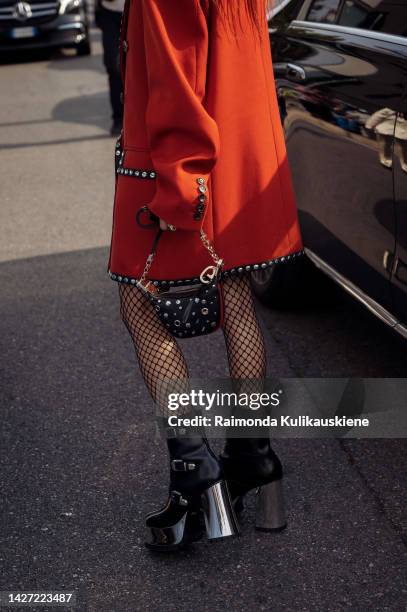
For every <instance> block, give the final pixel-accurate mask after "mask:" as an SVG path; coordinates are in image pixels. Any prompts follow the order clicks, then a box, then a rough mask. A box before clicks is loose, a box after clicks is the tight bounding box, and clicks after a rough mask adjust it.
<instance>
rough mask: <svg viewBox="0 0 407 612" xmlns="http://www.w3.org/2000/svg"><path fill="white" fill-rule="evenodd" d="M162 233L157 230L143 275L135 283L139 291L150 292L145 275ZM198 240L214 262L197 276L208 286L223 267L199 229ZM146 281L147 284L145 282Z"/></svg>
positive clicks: (221, 261) (206, 237)
mask: <svg viewBox="0 0 407 612" xmlns="http://www.w3.org/2000/svg"><path fill="white" fill-rule="evenodd" d="M162 233H163V230H161V229H159V230H158V233H157V235H156V237H155V239H154V242H153V246H152V249H151V251H150V253H149V255H148V257H147V260H146V263H145V266H144V270H143V273H142V275H141V277H140V279H139V280H138V281H137V286H138V287H140V289H143V290H144V291H147V292H151V291H150V289H149V285H150V283H151V281H148V280H147V275H148V273H149V271H150V268H151V266H152V263H153V261H154V255H155V252H156V249H157V244H158V241H159V239H160V238H161V235H162ZM200 238H201V242H202V244H203V245H204V247H205V248H206V249H207V251H209V254H210V255H211V257H212V259H213V261H214V264H215V265H214V266H207V267H206V268H205V269H204V270H202V272H201V274H200V275H199V278H200V280H201V282H202V283H204V284H208V283H210V282H211V281H212V280H213V279H214V278H216V276H217V275H218V273H219V270H220V268H221V267H222V266H223V263H224V262H223V259H221V258H220V257H219V256H218V255H217V254H216V252H215V249H214V248H213V246H212V245H211V243H210V242H209V239H208V236H207V235H206V234H205V232H204V231H203V229H201V231H200ZM146 281H147V282H146Z"/></svg>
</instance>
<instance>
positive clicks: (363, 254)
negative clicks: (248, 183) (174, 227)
mask: <svg viewBox="0 0 407 612" xmlns="http://www.w3.org/2000/svg"><path fill="white" fill-rule="evenodd" d="M269 32H270V40H271V45H272V52H273V62H274V71H275V78H276V88H277V96H278V101H279V107H280V111H281V117H282V121H283V125H284V130H285V136H286V143H287V152H288V158H289V162H290V165H291V170H292V176H293V181H294V188H295V192H296V197H297V203H298V209H299V216H300V223H301V229H302V233H303V240H304V246H305V249H306V253H307V255H308V259H306V260H304V263H303V264H298V266H297V267H296V268H294V269H293V267H292V266H291V267H287V266H284V267H283V266H281V267H278V266H276V267H275V268H274V269H272V270H271V272H270V273H266V272H259V273H257V274H255V275H254V278H253V284H254V287H255V290H256V291H257V293H258V295H259V296H261V297H263V298H268V299H269V300H271V301H273V299H275V300H280V302H281V301H282V300H284V291H286V298H287V296H289V295H291V294H292V291H293V287H294V286H295V285H296V284H297V285H301V287H303V290H304V287H306V280H305V275H306V274H309V272H310V270H311V269H312V267H313V266H311V265H310V264H309V261H311V262H313V264H315V265H316V266H317V267H318V268H319V269H321V270H322V271H323V272H325V273H326V274H328V275H329V276H330V277H331V278H333V279H334V280H335V281H336V282H337V283H339V284H340V285H341V286H342V287H343V288H344V289H346V290H347V291H349V292H350V293H351V294H352V295H353V296H354V297H355V298H357V299H359V300H360V301H361V302H363V304H365V305H366V306H367V307H368V308H369V310H371V311H372V312H373V313H375V314H376V315H377V316H378V317H380V319H382V320H383V321H384V322H386V323H387V324H388V325H390V326H391V327H393V328H394V329H395V330H397V331H398V332H400V333H401V334H402V335H403V336H405V337H407V2H406V0H292V1H290V0H280V3H279V6H277V8H275V9H274V11H272V12H271V13H270V20H269ZM311 271H312V270H311ZM305 290H306V289H305ZM290 292H291V294H290ZM286 301H287V300H286Z"/></svg>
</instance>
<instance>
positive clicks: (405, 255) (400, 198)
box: [392, 86, 407, 336]
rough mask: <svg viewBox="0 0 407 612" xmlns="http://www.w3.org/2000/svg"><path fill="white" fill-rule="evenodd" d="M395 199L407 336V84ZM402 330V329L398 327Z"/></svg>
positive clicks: (401, 310)
mask: <svg viewBox="0 0 407 612" xmlns="http://www.w3.org/2000/svg"><path fill="white" fill-rule="evenodd" d="M393 168H394V193H395V201H396V250H395V253H394V258H393V266H392V273H393V274H392V291H393V296H394V303H395V312H396V314H397V316H398V317H399V318H400V320H401V321H402V322H403V323H404V326H405V327H404V335H406V336H407V86H406V89H405V92H404V96H403V100H402V105H401V109H400V113H399V115H398V116H397V123H396V129H395V144H394V151H393ZM400 331H403V330H400Z"/></svg>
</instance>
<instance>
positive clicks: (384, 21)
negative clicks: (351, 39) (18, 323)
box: [337, 0, 407, 36]
mask: <svg viewBox="0 0 407 612" xmlns="http://www.w3.org/2000/svg"><path fill="white" fill-rule="evenodd" d="M337 23H338V24H340V25H343V26H347V27H350V28H361V29H363V30H374V31H378V32H384V33H386V34H397V35H399V36H406V35H407V22H406V7H405V6H404V7H403V6H402V5H401V4H400V3H397V2H394V1H389V0H345V2H344V3H343V4H342V7H341V10H340V14H339V15H338V21H337Z"/></svg>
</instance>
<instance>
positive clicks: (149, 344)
mask: <svg viewBox="0 0 407 612" xmlns="http://www.w3.org/2000/svg"><path fill="white" fill-rule="evenodd" d="M119 295H120V314H121V317H122V319H123V322H124V324H125V325H126V327H127V329H128V331H129V333H130V336H131V338H132V340H133V344H134V348H135V350H136V355H137V359H138V362H139V365H140V370H141V374H142V376H143V378H144V381H145V383H146V385H147V388H148V390H149V392H150V394H151V396H152V398H153V400H154V402H155V404H156V405H157V406H158V407H159V408H160V411H161V413H162V415H163V416H168V408H167V393H168V391H169V389H168V381H173V383H171V391H172V392H177V393H182V392H183V391H187V385H188V366H187V364H186V361H185V358H184V355H183V354H182V351H181V349H180V347H179V345H178V343H177V341H176V340H175V338H174V337H173V336H171V334H170V333H169V332H168V331H167V329H166V328H165V326H164V325H163V324H162V322H161V321H160V319H159V318H158V316H157V314H156V312H155V311H154V307H153V305H152V304H151V302H150V301H149V300H148V298H147V296H146V295H145V294H144V293H143V292H142V290H141V289H139V288H138V287H132V286H129V285H123V284H120V285H119ZM177 413H178V411H177Z"/></svg>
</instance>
